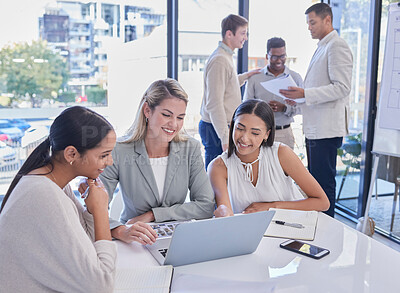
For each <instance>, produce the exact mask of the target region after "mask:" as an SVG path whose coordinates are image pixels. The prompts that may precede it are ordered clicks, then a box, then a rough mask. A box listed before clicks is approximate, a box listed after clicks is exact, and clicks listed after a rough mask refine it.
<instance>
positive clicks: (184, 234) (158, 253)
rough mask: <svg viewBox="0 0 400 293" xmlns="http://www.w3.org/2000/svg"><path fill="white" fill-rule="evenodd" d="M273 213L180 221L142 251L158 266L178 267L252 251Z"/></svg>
mask: <svg viewBox="0 0 400 293" xmlns="http://www.w3.org/2000/svg"><path fill="white" fill-rule="evenodd" d="M274 214H275V212H274V211H263V212H258V213H251V214H240V215H235V216H233V217H224V218H213V219H207V220H199V221H194V222H183V223H181V224H179V225H177V226H176V227H175V231H174V233H173V234H172V237H169V238H163V239H157V241H156V242H155V243H154V244H152V245H146V248H147V249H148V250H149V251H150V253H151V254H152V255H153V256H154V258H155V259H156V260H157V261H158V262H159V263H160V264H161V265H172V266H181V265H187V264H192V263H197V262H203V261H208V260H214V259H220V258H225V257H231V256H238V255H243V254H249V253H252V252H254V251H255V250H256V249H257V247H258V244H259V243H260V241H261V239H262V238H263V235H264V233H265V231H266V230H267V228H268V225H269V224H270V222H271V220H272V217H273V216H274Z"/></svg>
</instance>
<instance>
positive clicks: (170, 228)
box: [150, 222, 179, 239]
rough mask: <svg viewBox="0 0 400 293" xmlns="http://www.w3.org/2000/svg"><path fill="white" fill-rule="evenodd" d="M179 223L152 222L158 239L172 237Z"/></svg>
mask: <svg viewBox="0 0 400 293" xmlns="http://www.w3.org/2000/svg"><path fill="white" fill-rule="evenodd" d="M177 225H179V223H178V222H174V223H154V224H150V226H151V227H152V228H153V229H154V231H156V233H157V236H158V239H160V238H167V237H171V236H172V234H173V233H174V230H175V227H176V226H177Z"/></svg>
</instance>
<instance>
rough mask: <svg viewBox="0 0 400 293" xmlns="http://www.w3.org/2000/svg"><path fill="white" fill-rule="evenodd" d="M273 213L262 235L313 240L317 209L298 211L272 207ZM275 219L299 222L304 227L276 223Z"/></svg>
mask: <svg viewBox="0 0 400 293" xmlns="http://www.w3.org/2000/svg"><path fill="white" fill-rule="evenodd" d="M270 211H275V215H274V217H273V219H272V223H271V225H269V226H268V229H267V230H266V231H265V234H264V236H271V237H279V238H289V239H299V240H314V237H315V229H316V228H317V220H318V212H317V211H298V210H286V209H274V208H271V209H270ZM275 221H283V222H286V223H296V224H301V225H303V226H304V228H295V227H290V226H286V225H279V224H276V223H275Z"/></svg>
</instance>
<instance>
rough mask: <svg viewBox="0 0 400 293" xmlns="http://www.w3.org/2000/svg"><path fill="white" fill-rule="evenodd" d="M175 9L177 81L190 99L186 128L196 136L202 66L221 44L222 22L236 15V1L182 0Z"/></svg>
mask: <svg viewBox="0 0 400 293" xmlns="http://www.w3.org/2000/svg"><path fill="white" fill-rule="evenodd" d="M178 6H179V13H178V15H179V20H178V33H179V42H178V46H179V47H178V55H179V56H178V79H179V82H180V83H181V85H182V87H183V88H184V89H185V91H186V92H187V93H188V95H189V104H188V108H187V110H186V118H185V128H186V129H187V130H188V131H189V132H192V131H193V132H194V133H197V128H198V124H199V121H200V105H201V100H202V98H203V69H204V65H205V63H206V61H207V59H208V57H209V56H210V55H211V53H212V52H213V51H214V50H215V49H216V48H217V46H218V42H219V41H221V40H222V37H221V21H222V19H223V18H224V17H226V16H227V15H229V14H231V13H233V14H238V7H239V6H238V1H235V0H223V1H213V0H200V1H186V0H183V1H179V4H178Z"/></svg>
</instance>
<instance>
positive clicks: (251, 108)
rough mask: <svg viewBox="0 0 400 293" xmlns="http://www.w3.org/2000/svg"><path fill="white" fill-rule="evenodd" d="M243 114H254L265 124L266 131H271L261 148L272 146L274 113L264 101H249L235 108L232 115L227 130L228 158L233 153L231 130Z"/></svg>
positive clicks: (233, 145)
mask: <svg viewBox="0 0 400 293" xmlns="http://www.w3.org/2000/svg"><path fill="white" fill-rule="evenodd" d="M243 114H254V115H256V116H257V117H259V118H260V119H261V120H262V121H264V122H265V125H266V126H267V131H269V130H271V132H270V134H269V136H268V138H267V140H264V141H263V142H262V144H261V146H264V147H267V146H272V145H273V144H274V139H275V118H274V112H273V111H272V109H271V107H270V106H269V105H268V104H267V103H266V102H264V101H262V100H258V99H250V100H247V101H244V102H243V103H241V104H240V105H239V107H237V108H236V110H235V113H233V117H232V121H231V124H230V128H229V145H228V158H229V157H230V156H231V155H232V153H233V152H234V151H235V144H234V142H233V128H234V127H235V121H236V118H237V117H239V116H240V115H243Z"/></svg>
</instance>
